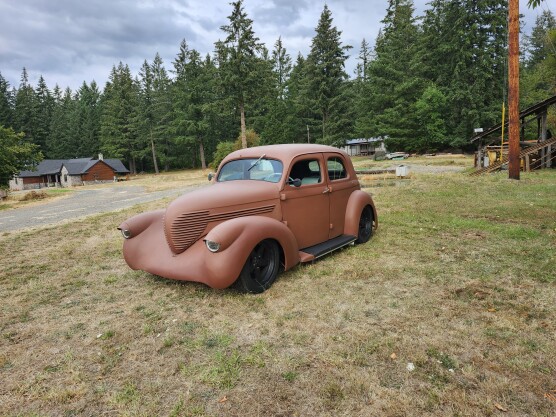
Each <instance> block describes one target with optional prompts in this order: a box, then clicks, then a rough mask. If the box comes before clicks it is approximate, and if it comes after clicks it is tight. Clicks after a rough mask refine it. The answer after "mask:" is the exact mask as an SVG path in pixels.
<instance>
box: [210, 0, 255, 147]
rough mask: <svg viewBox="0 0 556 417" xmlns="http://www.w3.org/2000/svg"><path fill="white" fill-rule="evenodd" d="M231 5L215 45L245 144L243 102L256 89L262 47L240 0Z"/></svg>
mask: <svg viewBox="0 0 556 417" xmlns="http://www.w3.org/2000/svg"><path fill="white" fill-rule="evenodd" d="M231 5H232V8H233V10H232V14H231V15H230V16H228V20H229V21H230V23H229V24H228V25H224V26H222V27H221V28H220V29H221V30H222V31H224V33H225V34H226V39H225V40H224V41H223V42H217V43H216V48H217V49H219V50H220V51H219V55H220V57H221V61H220V70H221V73H222V77H223V81H224V84H225V85H226V87H227V88H228V91H229V94H230V95H231V97H233V99H234V102H235V105H236V106H237V108H238V111H239V114H240V126H241V141H242V144H243V147H244V148H246V147H247V139H246V137H245V131H246V121H245V114H246V106H247V107H248V106H249V100H250V99H251V98H252V97H253V95H254V93H255V92H256V91H257V86H258V85H257V79H256V77H255V74H256V65H257V54H258V53H259V52H260V51H261V48H262V45H261V44H260V43H259V38H257V37H256V36H255V33H254V32H253V21H252V20H251V19H249V18H248V17H247V13H245V11H244V9H243V0H238V1H236V2H233V3H231Z"/></svg>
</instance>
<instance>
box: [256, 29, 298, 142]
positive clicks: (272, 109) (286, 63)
mask: <svg viewBox="0 0 556 417" xmlns="http://www.w3.org/2000/svg"><path fill="white" fill-rule="evenodd" d="M270 64H271V66H272V69H271V71H272V72H271V75H272V82H271V84H270V85H269V87H268V91H269V94H270V96H269V98H268V113H267V114H266V117H265V127H264V129H262V130H261V132H262V138H263V143H288V142H292V141H293V140H294V137H292V135H291V126H292V118H293V117H294V113H293V110H294V108H293V107H292V106H289V105H288V102H287V99H288V96H289V91H288V82H289V78H290V74H291V71H292V62H291V58H290V56H289V54H288V53H287V51H286V49H285V48H284V46H283V44H282V39H281V38H278V40H277V41H276V43H275V44H274V49H273V51H272V58H271V60H270Z"/></svg>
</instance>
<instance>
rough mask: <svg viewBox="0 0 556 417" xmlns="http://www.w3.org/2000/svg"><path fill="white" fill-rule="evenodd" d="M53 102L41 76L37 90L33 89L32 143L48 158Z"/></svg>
mask: <svg viewBox="0 0 556 417" xmlns="http://www.w3.org/2000/svg"><path fill="white" fill-rule="evenodd" d="M53 107H54V100H53V99H52V95H51V94H50V90H49V89H48V87H47V85H46V82H45V81H44V78H43V77H42V75H41V76H40V78H39V82H38V85H37V88H36V89H35V101H34V108H33V113H34V142H35V143H36V144H37V145H39V147H40V149H41V150H42V152H43V153H44V154H45V156H46V157H47V158H48V157H49V155H48V151H47V146H46V142H47V141H48V137H49V136H50V122H51V119H52V110H53Z"/></svg>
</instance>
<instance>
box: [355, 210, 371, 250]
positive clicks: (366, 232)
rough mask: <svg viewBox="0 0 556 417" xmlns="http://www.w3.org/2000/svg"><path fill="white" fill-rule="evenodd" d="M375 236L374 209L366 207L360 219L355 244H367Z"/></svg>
mask: <svg viewBox="0 0 556 417" xmlns="http://www.w3.org/2000/svg"><path fill="white" fill-rule="evenodd" d="M372 235H373V209H372V208H371V206H365V208H363V211H362V212H361V217H360V218H359V228H358V232H357V239H356V240H355V243H357V244H359V243H366V242H368V241H369V239H370V238H371V236H372Z"/></svg>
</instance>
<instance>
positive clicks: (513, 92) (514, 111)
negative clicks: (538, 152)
mask: <svg viewBox="0 0 556 417" xmlns="http://www.w3.org/2000/svg"><path fill="white" fill-rule="evenodd" d="M508 6H509V8H508V20H509V25H508V26H509V29H508V30H509V57H508V84H509V86H508V108H509V114H508V116H509V117H508V118H509V132H508V133H509V155H508V162H509V164H508V172H509V178H510V179H512V180H518V179H519V170H520V163H521V161H520V158H519V152H520V148H519V135H520V133H519V0H509V4H508Z"/></svg>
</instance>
